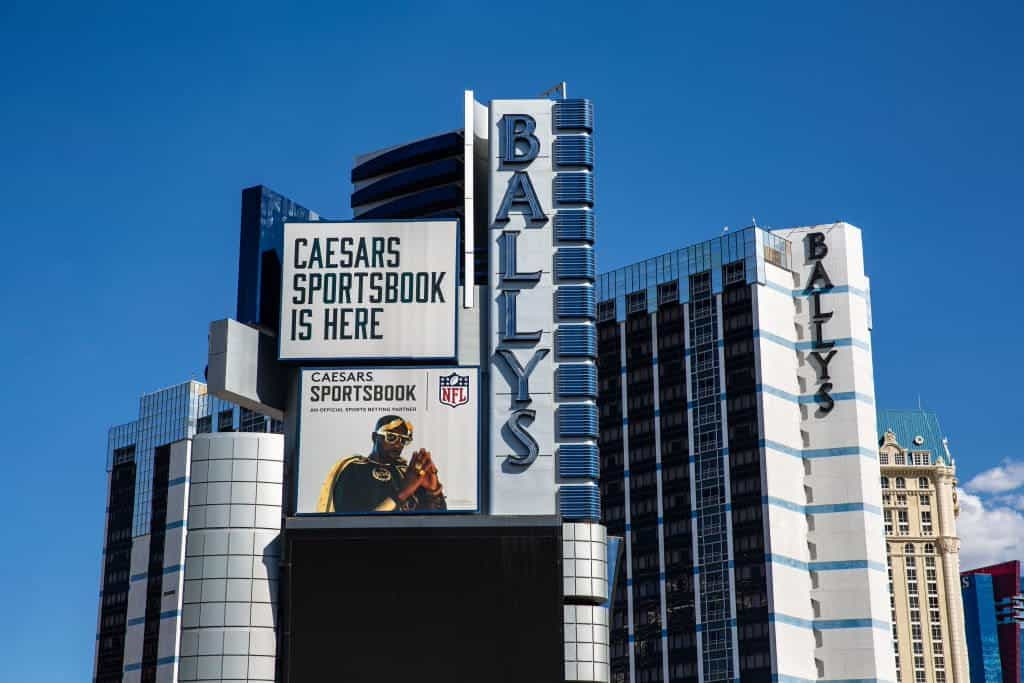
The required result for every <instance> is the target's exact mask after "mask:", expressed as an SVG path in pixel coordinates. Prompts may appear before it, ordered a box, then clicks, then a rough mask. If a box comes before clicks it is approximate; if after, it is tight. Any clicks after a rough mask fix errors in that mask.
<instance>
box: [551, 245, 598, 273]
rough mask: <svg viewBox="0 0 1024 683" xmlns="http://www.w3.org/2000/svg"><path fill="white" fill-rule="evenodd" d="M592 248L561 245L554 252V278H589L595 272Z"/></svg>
mask: <svg viewBox="0 0 1024 683" xmlns="http://www.w3.org/2000/svg"><path fill="white" fill-rule="evenodd" d="M596 270H597V266H596V264H595V262H594V250H593V249H591V248H590V247H561V248H559V249H558V251H556V252H555V280H556V281H562V280H591V281H593V279H594V276H595V274H596Z"/></svg>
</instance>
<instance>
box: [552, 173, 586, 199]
mask: <svg viewBox="0 0 1024 683" xmlns="http://www.w3.org/2000/svg"><path fill="white" fill-rule="evenodd" d="M555 202H556V203H558V204H586V205H588V206H590V205H593V203H594V176H593V175H592V174H590V173H587V172H585V171H580V172H576V173H559V174H558V175H556V176H555Z"/></svg>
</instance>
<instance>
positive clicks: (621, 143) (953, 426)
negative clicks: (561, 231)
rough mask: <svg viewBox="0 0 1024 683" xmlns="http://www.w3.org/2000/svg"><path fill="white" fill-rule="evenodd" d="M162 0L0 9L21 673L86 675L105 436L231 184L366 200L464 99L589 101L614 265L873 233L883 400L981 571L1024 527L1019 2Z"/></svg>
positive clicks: (200, 264)
mask: <svg viewBox="0 0 1024 683" xmlns="http://www.w3.org/2000/svg"><path fill="white" fill-rule="evenodd" d="M146 4H147V3H133V4H116V3H88V4H83V3H69V4H60V3H55V4H47V5H45V6H44V5H43V4H42V3H20V2H10V1H8V2H4V3H2V4H0V64H3V68H2V69H0V98H2V106H0V206H2V207H3V210H2V214H0V215H2V224H3V228H4V230H5V239H4V243H5V244H6V251H7V254H8V258H7V259H6V266H5V268H4V269H3V270H2V271H0V316H2V325H0V328H2V329H3V331H4V334H3V335H2V337H0V358H2V359H3V360H2V361H0V362H2V363H3V376H4V377H5V378H6V380H7V386H8V389H7V390H6V391H5V392H3V395H2V398H0V408H2V410H3V414H5V415H6V416H7V420H6V423H7V424H6V426H5V429H4V430H3V436H2V437H0V438H2V443H3V446H4V447H3V456H4V464H5V470H6V475H7V476H5V477H4V478H3V479H2V480H0V494H2V500H3V501H4V503H5V504H6V506H7V521H6V524H5V525H4V528H3V540H4V547H5V548H7V549H8V550H9V556H8V558H7V561H6V562H3V563H2V564H0V585H2V586H3V587H4V590H3V595H4V600H5V605H4V609H3V612H4V615H5V618H4V619H0V680H18V681H21V682H23V683H31V682H34V681H79V680H86V679H87V678H88V676H89V675H90V671H91V666H92V661H91V660H92V648H93V637H94V627H95V618H96V605H97V600H96V595H97V587H98V576H99V568H100V546H101V540H102V539H101V536H102V526H103V515H104V496H105V491H104V478H105V474H104V471H103V464H104V449H105V444H106V430H107V428H108V427H109V426H110V425H111V424H115V423H120V422H126V421H129V420H131V419H133V418H134V417H135V415H136V410H137V401H138V396H139V394H140V393H142V392H146V391H151V390H154V389H158V388H161V387H164V386H167V385H170V384H174V383H177V382H180V381H182V380H184V379H187V378H189V377H190V376H194V377H201V374H202V370H203V366H204V364H205V354H206V330H207V325H208V323H209V322H210V321H211V320H214V319H217V318H223V317H227V316H230V315H231V314H232V313H233V311H234V300H235V278H236V271H237V249H238V212H239V199H240V190H241V188H243V187H246V186H249V185H254V184H257V183H264V184H267V185H269V186H271V187H273V188H274V189H276V190H278V191H280V192H283V193H284V194H286V195H288V196H290V197H292V198H294V199H296V200H298V201H300V202H302V203H304V204H305V205H306V206H308V207H310V208H312V209H315V210H317V211H319V212H320V213H322V214H324V215H327V216H330V217H337V218H345V217H348V216H350V212H349V209H348V202H347V198H348V193H349V190H350V186H349V182H348V179H347V178H348V170H349V166H350V162H351V159H352V157H353V156H354V155H355V154H357V153H359V152H362V151H366V150H370V149H374V148H378V147H382V146H386V145H388V144H393V143H396V142H400V141H403V140H407V139H411V138H414V137H417V136H421V135H426V134H430V133H434V132H440V131H442V130H446V129H450V128H454V127H456V126H457V125H458V121H459V117H460V115H461V102H462V99H461V97H462V90H463V89H465V88H473V89H475V90H476V91H477V95H478V97H479V98H480V99H489V98H492V97H529V96H533V95H536V94H537V93H539V92H540V91H542V90H544V89H546V88H547V87H549V86H551V85H553V84H555V83H556V82H558V81H560V80H562V79H566V80H567V81H568V82H569V92H570V95H576V96H586V97H589V98H591V99H593V100H594V102H595V103H596V107H597V126H598V130H597V138H596V140H597V155H598V156H597V158H598V171H597V172H598V175H597V193H598V206H597V210H598V216H599V218H598V225H599V240H600V244H599V247H598V259H599V268H600V269H601V270H607V269H610V268H614V267H617V266H621V265H625V264H627V263H630V262H633V261H636V260H639V259H642V258H646V257H649V256H652V255H655V254H657V253H661V252H663V251H667V250H669V249H670V248H673V247H678V246H684V245H687V244H690V243H693V242H697V241H700V240H703V239H707V238H709V237H713V236H715V235H717V234H719V233H720V231H721V229H722V227H723V226H726V225H728V226H732V227H734V228H737V227H742V226H745V225H748V224H749V223H750V221H751V218H752V217H756V219H757V222H758V223H759V224H761V225H769V226H773V227H785V226H793V225H807V224H815V223H827V222H832V221H835V220H847V221H849V222H852V223H854V224H856V225H859V226H861V227H862V228H863V229H864V239H865V250H866V262H867V268H868V271H869V274H870V275H871V277H872V286H873V303H874V324H875V329H874V339H873V341H874V349H875V372H876V383H877V397H878V403H879V405H881V406H886V407H912V406H915V405H916V404H917V402H918V397H920V400H921V401H922V402H923V404H924V406H925V407H927V408H931V409H934V410H936V411H938V412H939V414H940V416H941V420H942V425H943V427H944V430H945V431H946V433H947V434H948V436H949V437H950V440H951V448H952V449H953V451H954V455H955V456H956V458H957V462H958V466H959V471H960V478H961V481H962V482H969V483H968V486H967V488H968V492H967V493H965V496H964V502H965V515H964V517H962V520H961V530H962V536H964V537H965V540H964V545H965V553H973V554H972V555H970V558H971V559H972V560H977V561H981V560H983V559H987V558H989V557H1002V556H1004V555H1005V550H1004V546H1005V544H1006V540H1005V539H1003V538H1002V537H1004V536H1006V537H1008V538H1009V539H1010V540H1009V542H1010V543H1011V547H1012V544H1013V543H1017V545H1018V547H1022V546H1024V517H1022V516H1021V510H1022V509H1024V488H1022V487H1024V467H1022V466H1020V463H1021V461H1022V460H1024V453H1022V452H1021V447H1020V442H1019V437H1018V435H1019V432H1020V417H1019V413H1020V402H1019V399H1018V392H1019V388H1020V386H1021V385H1022V383H1024V369H1022V368H1024V363H1022V362H1021V360H1020V358H1019V356H1018V355H1017V353H1018V352H1019V349H1020V346H1021V345H1020V341H1019V338H1020V336H1021V335H1022V333H1024V320H1022V318H1024V315H1022V309H1024V306H1022V304H1021V302H1020V299H1019V297H1018V295H1017V294H1016V291H1017V289H1018V288H1019V284H1018V279H1019V263H1020V253H1021V252H1022V251H1024V238H1022V237H1021V233H1022V229H1021V227H1020V221H1021V218H1022V216H1024V199H1022V197H1024V193H1022V189H1021V188H1022V185H1024V182H1022V181H1024V170H1022V163H1024V162H1022V158H1024V144H1022V142H1024V136H1022V134H1021V130H1020V118H1021V111H1022V110H1024V106H1022V105H1024V89H1022V88H1021V73H1022V72H1024V43H1022V41H1020V39H1019V27H1020V25H1021V22H1022V20H1024V16H1022V15H1024V10H1022V8H1021V6H1020V5H1019V4H1017V5H1014V4H1013V3H1005V4H996V3H986V4H985V5H984V6H983V7H977V6H973V5H968V4H967V3H963V4H962V6H957V5H952V4H950V5H947V4H944V3H927V4H926V3H877V4H871V3H821V2H818V3H808V4H799V5H798V4H787V5H786V6H784V7H782V6H779V3H774V4H772V5H771V6H753V5H751V6H747V5H744V4H742V3H734V4H724V3H722V4H716V5H713V6H712V5H709V6H708V7H693V6H689V5H683V4H682V3H664V4H647V3H626V4H623V3H614V4H610V5H608V6H607V7H606V6H602V5H601V4H599V3H587V4H584V5H579V4H577V5H571V4H566V3H561V4H559V3H542V4H538V5H536V6H530V4H529V3H519V4H509V3H504V4H499V3H493V4H491V5H490V6H485V5H484V4H483V3H479V4H460V3H451V2H432V3H429V4H428V3H422V4H418V5H416V6H406V5H403V4H400V3H387V2H374V3H322V5H321V4H318V3H309V4H306V5H304V7H303V8H297V9H296V8H292V7H291V4H290V3H289V4H282V3H276V4H261V3H254V2H249V3H244V4H243V3H238V4H230V3H209V4H210V5H214V6H213V7H199V6H195V7H191V8H188V7H185V6H181V7H178V8H176V9H173V10H172V9H150V8H147V7H146V6H145V5H146ZM567 7H584V8H585V11H582V12H579V11H569V10H568V9H566V8H567ZM1014 349H1018V352H1014ZM994 468H999V469H994ZM993 530H995V531H993ZM1007 535H1008V536H1007ZM975 537H976V538H977V540H974V541H972V539H974V538H975ZM1001 539H1002V540H1001ZM972 542H974V543H975V545H974V546H973V547H972V546H971V543H972ZM1001 553H1002V554H1001Z"/></svg>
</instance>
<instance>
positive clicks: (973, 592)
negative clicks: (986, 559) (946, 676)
mask: <svg viewBox="0 0 1024 683" xmlns="http://www.w3.org/2000/svg"><path fill="white" fill-rule="evenodd" d="M960 580H961V587H962V589H963V596H964V616H965V622H966V627H967V648H968V651H969V652H970V660H971V683H1021V679H1022V674H1024V661H1022V658H1021V651H1022V649H1024V578H1021V575H1020V562H1019V561H1018V560H1014V561H1012V562H1002V563H1000V564H995V565H991V566H988V567H981V568H979V569H971V570H969V571H965V572H963V573H962V574H961V575H960Z"/></svg>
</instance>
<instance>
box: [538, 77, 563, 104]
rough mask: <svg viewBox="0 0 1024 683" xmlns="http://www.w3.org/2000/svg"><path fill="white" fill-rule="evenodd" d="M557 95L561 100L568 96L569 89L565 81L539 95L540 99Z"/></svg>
mask: <svg viewBox="0 0 1024 683" xmlns="http://www.w3.org/2000/svg"><path fill="white" fill-rule="evenodd" d="M554 94H558V95H559V96H560V97H561V99H563V100H564V99H565V98H567V97H568V96H569V87H568V85H566V82H565V81H562V82H561V83H559V84H558V85H555V86H552V87H550V88H548V89H547V90H545V91H544V92H542V93H541V94H540V96H541V97H547V96H549V95H554Z"/></svg>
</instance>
